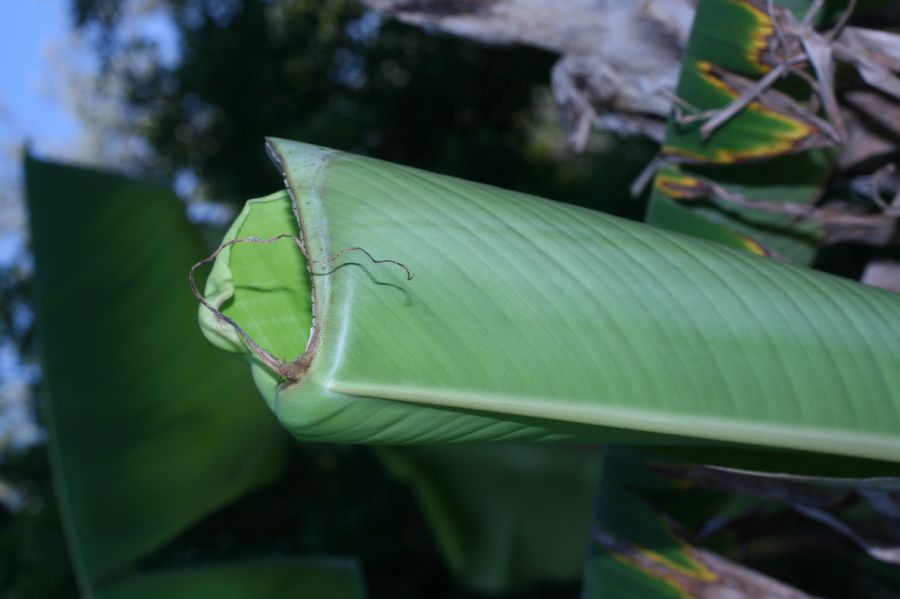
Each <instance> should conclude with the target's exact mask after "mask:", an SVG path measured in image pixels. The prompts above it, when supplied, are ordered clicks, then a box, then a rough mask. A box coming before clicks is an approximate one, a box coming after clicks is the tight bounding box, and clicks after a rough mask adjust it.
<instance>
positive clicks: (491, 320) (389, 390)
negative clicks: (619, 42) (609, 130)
mask: <svg viewBox="0 0 900 599" xmlns="http://www.w3.org/2000/svg"><path fill="white" fill-rule="evenodd" d="M268 147H269V150H270V153H271V155H272V156H273V158H274V160H275V162H276V163H277V165H278V166H279V168H280V169H281V171H282V173H283V174H284V177H285V180H286V183H287V187H288V193H289V196H288V195H287V194H284V193H281V194H275V195H273V196H269V197H268V198H265V199H262V200H256V201H252V202H249V203H248V204H247V207H246V208H245V210H244V212H243V213H242V214H241V216H240V217H239V219H238V220H237V222H236V223H235V224H234V225H233V226H232V228H231V230H230V231H229V233H228V237H227V238H226V243H227V242H229V241H232V240H236V239H241V238H248V237H250V238H252V239H251V241H253V240H255V241H260V240H261V238H263V237H266V236H273V235H277V234H287V235H297V236H298V237H297V238H296V239H292V238H284V239H280V240H278V241H274V242H272V243H269V244H266V245H260V244H252V245H248V244H241V243H234V244H229V245H227V247H225V248H224V249H222V250H221V251H220V252H219V253H218V255H217V259H216V262H215V264H214V266H213V269H212V272H211V275H210V278H209V280H208V283H207V287H206V300H205V301H206V302H207V303H208V306H202V307H201V309H200V320H201V324H202V328H203V330H204V331H205V333H206V335H207V337H208V338H210V339H211V340H212V341H213V342H214V343H216V344H218V345H220V346H222V347H226V348H229V349H232V350H234V351H240V352H246V353H247V355H248V356H250V357H251V358H252V364H253V372H254V377H255V380H256V382H257V386H258V387H259V389H260V391H261V392H262V394H263V396H264V397H265V399H266V401H267V402H268V403H269V406H270V407H271V408H272V409H273V411H274V412H275V414H276V415H277V417H278V419H279V420H280V422H281V423H282V424H283V425H284V426H285V427H286V428H287V430H288V431H290V432H291V433H292V434H293V435H294V436H295V437H297V438H298V439H301V440H308V441H329V442H343V443H390V444H403V443H449V442H496V441H517V442H521V441H567V442H627V443H642V442H648V443H654V444H673V445H677V444H722V443H725V444H733V445H735V444H736V445H739V446H750V447H768V448H779V449H794V450H804V451H812V452H824V453H830V454H841V455H846V456H854V457H861V458H871V459H878V460H883V461H891V462H897V461H900V368H898V365H900V364H898V357H897V356H898V351H897V350H898V344H900V296H898V295H895V294H891V293H889V292H885V291H882V290H878V289H873V288H869V287H864V286H862V285H859V284H857V283H854V282H852V281H848V280H843V279H839V278H835V277H832V276H828V275H825V274H821V273H817V272H813V271H810V270H806V269H802V268H797V267H793V266H790V265H786V264H780V263H777V262H775V261H772V260H770V259H766V258H761V257H757V256H753V255H749V254H746V253H742V252H739V251H737V250H733V249H731V248H727V247H724V246H721V245H718V244H711V243H709V242H705V241H701V240H697V239H693V238H689V237H685V236H682V235H679V234H676V233H671V232H666V231H661V230H657V229H654V228H652V227H649V226H647V225H642V224H638V223H634V222H630V221H625V220H621V219H618V218H615V217H612V216H609V215H606V214H602V213H598V212H593V211H590V210H586V209H582V208H578V207H573V206H568V205H563V204H559V203H555V202H551V201H548V200H544V199H540V198H536V197H532V196H528V195H525V194H522V193H516V192H512V191H505V190H502V189H497V188H494V187H490V186H486V185H481V184H477V183H472V182H468V181H462V180H458V179H454V178H451V177H447V176H442V175H437V174H432V173H428V172H424V171H421V170H417V169H413V168H407V167H403V166H398V165H394V164H389V163H385V162H381V161H378V160H374V159H370V158H365V157H361V156H354V155H351V154H347V153H343V152H338V151H334V150H330V149H326V148H321V147H317V146H312V145H307V144H302V143H296V142H291V141H286V140H280V139H270V140H269V142H268ZM208 308H212V310H210V309H208ZM226 319H228V320H226ZM235 325H237V326H239V327H240V331H239V330H238V329H237V327H236V326H235Z"/></svg>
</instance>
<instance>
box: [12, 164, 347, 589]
mask: <svg viewBox="0 0 900 599" xmlns="http://www.w3.org/2000/svg"><path fill="white" fill-rule="evenodd" d="M25 172H26V183H27V191H28V204H29V210H30V217H31V218H30V224H31V241H32V249H33V251H34V257H35V263H36V269H35V303H36V311H37V317H38V323H39V324H38V329H39V331H38V332H39V340H40V353H41V362H42V367H43V391H42V395H41V398H42V400H43V407H44V421H45V423H46V426H47V430H48V446H49V452H50V461H51V466H52V471H53V477H54V486H55V490H56V494H57V503H58V504H59V505H60V511H61V516H62V521H63V525H64V532H65V535H66V540H67V545H68V549H69V554H70V559H71V563H72V566H73V569H74V571H75V575H76V579H77V581H78V584H79V589H80V591H81V594H82V596H84V597H97V598H99V599H112V598H118V597H138V598H141V597H185V598H187V597H213V596H214V597H235V598H245V597H260V596H264V595H268V594H272V593H275V592H290V593H293V595H292V596H300V597H323V596H329V597H347V598H351V597H359V596H361V595H362V578H361V573H360V572H359V567H358V565H357V564H356V563H355V561H354V560H352V559H347V558H335V557H328V556H302V557H278V558H275V557H271V558H269V557H259V558H255V559H251V558H247V559H242V560H238V561H233V562H228V563H221V562H220V563H212V564H210V563H199V564H193V565H191V566H187V565H185V564H184V563H180V564H177V565H168V566H166V565H165V564H166V561H165V559H163V558H160V557H159V555H160V552H161V551H163V550H164V549H165V547H166V546H167V545H169V544H170V543H171V542H172V541H173V540H175V539H177V538H178V537H179V536H180V535H181V534H182V533H183V532H184V531H185V530H187V529H189V528H190V527H192V526H195V525H196V524H197V523H199V522H201V521H202V520H203V519H204V518H205V517H207V516H208V515H210V514H211V513H213V512H215V511H216V510H218V509H220V508H222V507H223V506H225V505H227V504H229V503H231V502H234V501H235V500H237V499H239V498H241V497H242V496H244V495H245V494H247V493H249V492H251V491H253V490H256V489H258V488H260V487H261V486H263V485H266V484H267V483H269V482H271V481H272V480H273V479H274V478H275V477H276V476H278V475H279V474H280V473H281V471H282V466H283V463H284V450H285V448H286V447H285V443H284V442H285V439H284V435H283V433H281V432H280V430H279V428H278V426H277V424H276V423H275V422H274V419H273V418H272V417H271V414H269V413H268V411H267V410H266V409H265V408H264V407H263V406H260V405H259V402H258V401H256V398H255V395H256V392H255V390H254V389H253V387H252V385H251V384H250V382H249V381H248V380H247V377H246V376H245V375H244V374H243V373H242V372H241V369H240V368H235V365H234V364H232V363H231V362H233V360H231V359H229V356H226V355H224V354H222V353H221V352H217V351H216V350H215V349H214V348H211V347H210V346H209V344H208V343H206V342H205V341H204V340H203V338H202V336H201V335H200V334H199V333H198V332H197V331H196V327H195V326H193V324H192V320H193V318H192V314H193V305H192V299H191V298H190V295H189V294H188V293H186V289H185V288H184V284H183V281H184V265H185V264H188V263H189V262H190V260H191V259H192V257H193V256H196V255H197V253H198V252H203V251H204V248H206V247H207V246H206V244H205V243H204V242H203V241H202V239H201V236H200V233H199V232H198V230H197V229H196V228H195V227H193V226H192V225H191V224H190V223H189V222H188V220H187V218H186V217H185V212H184V207H183V205H182V204H181V202H180V201H179V200H178V199H177V198H176V197H175V196H174V194H173V193H172V192H171V191H169V190H167V189H165V188H163V187H160V186H158V185H151V184H147V183H143V182H140V181H134V180H131V179H127V178H125V177H120V176H114V175H109V174H106V173H100V172H96V171H91V170H87V169H81V168H76V167H71V166H63V165H59V164H54V163H50V162H44V161H41V160H36V159H32V158H28V159H26V164H25ZM148 560H149V565H148Z"/></svg>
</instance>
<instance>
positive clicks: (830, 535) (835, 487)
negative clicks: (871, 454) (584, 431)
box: [583, 447, 900, 599]
mask: <svg viewBox="0 0 900 599" xmlns="http://www.w3.org/2000/svg"><path fill="white" fill-rule="evenodd" d="M770 459H771V458H770ZM898 485H900V479H898V478H888V477H880V478H872V479H835V478H826V477H801V476H790V475H772V474H763V473H758V472H748V471H738V470H733V469H727V468H715V467H708V466H698V465H690V464H685V463H683V462H679V461H673V460H672V459H671V457H669V456H664V455H660V454H654V453H652V452H649V451H646V450H644V449H642V450H640V451H639V450H637V449H636V448H624V447H609V448H607V449H606V451H605V452H604V460H603V465H602V469H601V478H600V485H599V491H598V494H597V502H596V520H595V523H594V525H593V527H592V529H591V546H590V553H589V556H588V559H587V561H586V564H585V576H584V593H583V596H584V597H586V598H588V597H591V598H593V597H596V598H598V599H599V598H603V599H607V598H614V597H647V598H650V597H659V598H663V597H713V596H729V597H730V596H733V597H785V598H788V597H790V598H792V599H796V598H797V597H807V596H828V597H844V596H870V595H871V596H880V595H879V594H878V593H876V592H875V590H874V589H883V588H892V587H893V588H894V593H896V589H897V588H898V587H897V585H896V581H897V577H898V575H900V568H898V566H897V563H898V551H897V543H898V538H900V537H898V536H897V535H896V534H889V533H891V531H892V530H893V528H894V527H895V525H896V523H897V513H898V512H897V507H896V500H895V499H893V497H895V495H893V494H895V493H896V490H897V488H898ZM873 508H874V509H873ZM874 531H878V532H879V533H880V534H873V532H874ZM847 540H851V541H852V542H851V543H847V542H846V541H847ZM869 541H871V544H869V543H868V542H869ZM891 543H892V544H891ZM801 560H808V563H810V564H813V566H812V569H807V568H805V567H803V566H801V565H800V564H801ZM773 576H774V578H773ZM781 578H783V579H784V580H776V579H781ZM862 589H872V590H871V591H870V590H867V591H865V592H863V591H862ZM803 593H810V594H811V595H806V594H803ZM889 596H890V595H889Z"/></svg>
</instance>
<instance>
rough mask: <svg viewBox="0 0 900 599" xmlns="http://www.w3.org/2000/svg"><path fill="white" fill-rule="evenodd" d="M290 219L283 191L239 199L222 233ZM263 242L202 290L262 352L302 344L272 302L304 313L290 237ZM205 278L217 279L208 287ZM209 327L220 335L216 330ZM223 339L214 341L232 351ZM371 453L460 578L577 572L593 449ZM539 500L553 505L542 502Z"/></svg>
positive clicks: (287, 316)
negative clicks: (402, 488)
mask: <svg viewBox="0 0 900 599" xmlns="http://www.w3.org/2000/svg"><path fill="white" fill-rule="evenodd" d="M296 227H297V221H296V219H295V217H294V213H293V211H292V210H291V203H290V198H289V196H288V194H287V192H286V191H283V192H279V193H276V194H272V195H271V196H268V197H266V198H260V199H256V200H250V201H249V202H248V204H247V209H246V210H244V212H243V213H242V214H241V215H240V216H239V217H238V219H237V220H236V221H235V223H234V225H233V226H232V228H231V230H230V231H229V233H228V237H229V238H244V239H247V238H257V239H270V238H273V237H276V236H277V235H279V234H284V233H293V232H295V231H296ZM274 243H277V244H279V245H278V246H277V247H278V251H274V252H273V251H271V250H272V249H273V247H272V246H266V245H252V244H251V245H232V246H229V247H227V248H225V249H224V250H223V251H222V253H221V254H220V259H219V261H218V263H217V264H216V265H215V266H214V273H215V274H214V275H213V280H211V281H210V287H209V288H208V289H209V290H210V291H211V293H210V295H209V296H208V297H209V299H210V301H212V303H213V304H217V305H218V304H222V305H223V306H224V307H223V311H224V313H225V314H226V315H227V316H229V317H230V318H232V319H234V320H235V321H237V322H240V323H242V325H243V326H245V327H246V328H247V329H248V330H250V331H252V332H253V334H254V336H258V337H259V338H260V339H265V340H266V342H267V344H269V345H268V346H267V347H268V348H269V349H271V350H272V352H273V353H274V354H276V355H282V356H293V355H297V354H299V353H302V350H303V349H304V348H305V346H306V341H307V339H308V336H309V335H308V333H309V326H310V324H311V322H310V320H303V319H302V318H301V319H297V315H298V313H297V312H296V311H294V310H292V311H287V310H281V309H280V307H281V306H283V305H295V306H297V309H299V310H300V312H299V314H300V315H302V314H310V315H311V311H310V293H309V291H308V290H309V274H308V272H307V270H306V268H305V266H304V262H303V257H302V254H301V253H300V252H299V251H297V250H296V247H295V245H294V243H293V242H292V241H291V240H289V239H283V240H279V241H277V242H274ZM285 250H287V251H285ZM226 265H228V266H230V269H226ZM226 270H230V273H226ZM226 275H227V276H226ZM216 281H219V282H220V283H221V284H220V285H219V286H218V287H215V290H214V291H213V287H214V286H215V285H216ZM304 285H305V286H306V287H305V290H302V287H303V286H304ZM273 305H274V306H277V307H276V308H275V309H272V307H273ZM291 319H294V321H293V322H291ZM220 330H221V332H223V333H224V334H228V333H229V332H231V329H230V327H227V326H226V327H224V328H222V329H220ZM213 339H216V340H218V341H219V342H220V343H221V342H223V341H226V339H223V338H221V337H215V336H214V337H213ZM232 341H233V342H234V343H238V340H237V339H233V340H232ZM234 343H231V342H226V343H223V345H225V347H229V348H232V349H234V347H235V345H234ZM297 343H299V344H300V350H299V351H298V350H297V345H295V344H297ZM254 368H256V369H257V370H258V373H259V377H258V380H260V381H261V382H262V383H263V384H267V383H266V380H265V377H266V375H265V374H264V373H265V370H264V367H263V366H260V365H255V366H254ZM376 455H377V456H378V457H379V458H380V459H381V462H382V463H383V464H384V465H385V467H386V468H387V470H388V471H390V472H392V473H393V474H394V475H395V476H396V477H397V478H399V479H400V480H403V481H405V482H407V483H409V484H410V485H411V487H412V489H413V490H414V492H415V495H416V499H417V500H418V502H419V505H420V506H421V507H422V510H423V512H424V514H425V516H426V519H427V521H428V524H429V527H430V529H431V531H432V534H433V535H434V537H435V540H436V542H437V545H438V547H439V548H440V550H441V553H442V555H443V557H444V559H445V561H446V563H447V564H448V567H449V568H450V570H451V571H452V572H453V573H454V574H455V575H456V576H457V577H458V578H460V579H461V580H462V581H464V584H465V585H466V586H468V587H470V588H474V589H478V590H481V591H484V592H500V591H508V590H510V589H512V588H518V587H524V586H527V585H529V584H532V583H534V582H546V581H571V580H575V579H577V577H578V575H579V574H580V572H581V568H582V565H583V562H584V557H585V549H586V531H587V527H588V525H589V524H590V520H591V512H592V501H593V495H594V489H595V486H596V471H597V465H598V459H599V455H598V454H597V451H596V450H594V449H591V448H569V447H556V446H535V445H510V446H471V447H470V446H452V447H448V446H430V447H424V446H422V447H377V448H376ZM548 505H553V506H556V509H554V510H548V509H547V506H548Z"/></svg>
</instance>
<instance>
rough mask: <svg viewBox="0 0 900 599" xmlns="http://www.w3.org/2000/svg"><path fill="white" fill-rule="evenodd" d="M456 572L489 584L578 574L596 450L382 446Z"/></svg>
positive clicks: (485, 587)
mask: <svg viewBox="0 0 900 599" xmlns="http://www.w3.org/2000/svg"><path fill="white" fill-rule="evenodd" d="M377 453H378V455H379V456H380V457H381V459H382V462H383V463H384V464H385V465H386V466H387V468H388V470H389V471H390V472H392V473H393V474H394V475H395V476H397V477H398V478H400V479H401V480H405V481H407V482H409V483H410V484H411V485H412V488H413V490H414V491H415V493H416V498H417V499H418V501H419V504H420V505H421V506H422V508H423V511H424V513H425V516H426V518H427V519H428V523H429V526H430V528H431V530H432V533H433V534H434V536H435V538H436V541H437V543H438V546H439V548H440V550H441V553H442V554H443V556H444V559H445V560H446V561H447V563H448V566H449V568H450V569H451V570H452V571H453V572H454V574H455V575H457V576H458V577H460V578H462V579H463V580H465V581H466V583H467V585H468V586H470V587H473V588H475V589H478V590H480V591H483V592H500V591H508V590H509V589H511V588H516V587H524V586H527V585H530V584H534V583H536V582H548V581H555V582H565V581H572V580H577V578H578V576H579V574H580V572H581V570H582V566H583V564H584V559H585V550H586V547H587V540H588V539H587V536H588V528H589V526H590V523H591V517H592V515H591V514H592V503H593V496H594V491H595V487H596V477H597V469H598V467H599V453H598V450H597V449H596V448H592V447H568V446H562V447H556V446H540V445H491V446H452V447H446V446H431V447H381V448H378V450H377Z"/></svg>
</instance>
